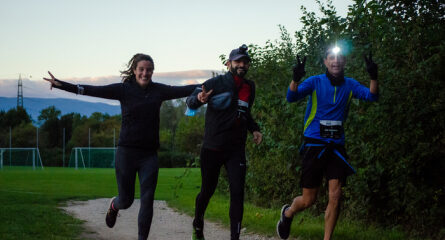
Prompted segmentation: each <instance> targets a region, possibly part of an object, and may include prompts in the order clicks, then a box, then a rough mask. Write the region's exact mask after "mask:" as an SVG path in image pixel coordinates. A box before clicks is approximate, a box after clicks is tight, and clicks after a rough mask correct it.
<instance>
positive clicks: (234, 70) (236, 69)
mask: <svg viewBox="0 0 445 240" xmlns="http://www.w3.org/2000/svg"><path fill="white" fill-rule="evenodd" d="M238 69H244V72H242V73H240V74H238ZM230 72H231V73H232V74H233V75H236V76H238V77H244V75H246V73H247V69H246V68H242V67H230Z"/></svg>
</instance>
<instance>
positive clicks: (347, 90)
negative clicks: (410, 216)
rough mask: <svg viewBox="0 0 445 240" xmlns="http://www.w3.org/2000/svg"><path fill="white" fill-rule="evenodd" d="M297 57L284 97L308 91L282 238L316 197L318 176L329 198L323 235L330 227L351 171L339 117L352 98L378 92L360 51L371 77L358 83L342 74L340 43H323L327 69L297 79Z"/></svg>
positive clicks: (373, 70) (300, 68)
mask: <svg viewBox="0 0 445 240" xmlns="http://www.w3.org/2000/svg"><path fill="white" fill-rule="evenodd" d="M297 58H298V64H297V65H296V66H295V67H294V69H293V79H292V81H291V83H290V86H289V88H288V91H287V101H288V102H295V101H298V100H300V99H302V98H304V97H305V96H307V95H309V100H308V104H307V109H306V115H305V118H304V133H303V134H304V144H303V149H302V152H301V153H302V156H303V163H302V175H301V181H300V183H301V187H302V188H303V194H302V196H298V197H296V198H295V199H294V201H293V202H292V205H290V206H289V205H287V204H286V205H284V206H283V208H282V209H281V218H280V220H279V221H278V224H277V233H278V236H279V237H280V238H281V239H287V238H288V237H289V233H290V227H291V223H292V219H293V217H294V215H295V214H297V213H299V212H301V211H303V210H304V209H306V208H308V207H310V206H312V205H313V204H314V202H315V200H316V199H317V193H318V189H319V187H320V185H321V182H322V179H323V176H325V177H326V180H327V182H328V187H329V202H328V206H327V208H326V213H325V229H324V239H325V240H329V239H331V237H332V234H333V232H334V228H335V224H336V223H337V218H338V215H339V212H340V209H339V205H340V198H341V195H342V189H341V187H342V186H343V185H344V184H345V183H346V177H347V176H349V175H351V174H353V173H355V170H354V169H353V168H352V166H351V165H350V164H349V163H348V161H347V160H348V157H347V155H346V151H345V147H344V144H345V135H344V130H343V126H344V122H345V121H346V117H347V114H348V109H349V104H350V103H351V99H352V98H357V99H362V100H366V101H376V100H377V98H378V82H377V65H376V64H375V63H374V62H373V60H372V55H371V54H370V56H369V58H368V57H366V56H365V61H366V69H367V71H368V73H369V75H370V77H371V83H370V87H369V88H367V87H365V86H363V85H361V84H360V83H359V82H357V81H356V80H355V79H353V78H349V77H345V76H344V67H345V64H346V57H345V56H344V54H342V51H341V49H340V48H339V47H336V46H334V47H331V48H328V49H327V50H326V52H325V56H324V64H325V66H326V68H327V70H326V74H321V75H317V76H312V77H309V78H308V79H306V80H304V81H303V82H302V83H300V80H301V78H302V77H303V76H304V75H305V74H306V72H305V70H304V66H305V62H306V57H305V58H304V59H303V61H302V62H301V61H300V58H299V57H298V56H297Z"/></svg>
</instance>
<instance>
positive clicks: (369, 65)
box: [363, 52, 378, 80]
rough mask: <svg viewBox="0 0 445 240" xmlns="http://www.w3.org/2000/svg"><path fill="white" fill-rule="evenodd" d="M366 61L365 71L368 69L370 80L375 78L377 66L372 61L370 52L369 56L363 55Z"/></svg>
mask: <svg viewBox="0 0 445 240" xmlns="http://www.w3.org/2000/svg"><path fill="white" fill-rule="evenodd" d="M363 57H364V58H365V62H366V71H368V73H369V76H371V79H372V80H377V75H378V74H377V73H378V67H377V64H375V62H374V61H372V53H371V52H370V53H369V58H367V57H366V55H364V56H363Z"/></svg>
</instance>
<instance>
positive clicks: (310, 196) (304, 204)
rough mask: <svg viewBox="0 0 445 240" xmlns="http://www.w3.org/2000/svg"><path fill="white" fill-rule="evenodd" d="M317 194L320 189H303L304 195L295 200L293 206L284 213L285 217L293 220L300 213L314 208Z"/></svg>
mask: <svg viewBox="0 0 445 240" xmlns="http://www.w3.org/2000/svg"><path fill="white" fill-rule="evenodd" d="M317 193H318V188H303V194H302V195H301V196H298V197H296V198H294V201H293V202H292V205H291V206H290V208H288V209H287V210H286V211H285V212H284V215H285V216H286V217H288V218H291V217H293V216H294V215H295V214H297V213H298V212H301V211H303V210H304V209H306V208H308V207H310V206H312V205H313V204H314V203H315V200H316V199H317Z"/></svg>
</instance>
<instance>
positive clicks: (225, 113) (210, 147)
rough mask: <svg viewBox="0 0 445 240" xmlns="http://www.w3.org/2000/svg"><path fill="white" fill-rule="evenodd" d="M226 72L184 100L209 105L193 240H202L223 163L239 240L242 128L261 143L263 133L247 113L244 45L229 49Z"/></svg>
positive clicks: (250, 87)
mask: <svg viewBox="0 0 445 240" xmlns="http://www.w3.org/2000/svg"><path fill="white" fill-rule="evenodd" d="M227 66H228V68H229V72H227V73H226V74H225V75H220V76H217V77H214V78H212V79H209V80H207V81H205V82H204V84H203V85H202V88H199V89H197V90H196V91H195V92H194V93H193V94H192V95H191V96H190V97H188V98H187V105H188V107H189V108H190V109H197V108H198V107H200V106H201V105H203V104H205V103H208V107H207V111H206V120H205V134H204V142H203V145H202V149H201V156H200V159H201V177H202V182H201V191H200V193H199V194H198V196H197V197H196V205H195V219H194V220H193V230H194V231H193V236H192V239H193V240H203V239H204V234H203V228H204V213H205V210H206V208H207V205H208V203H209V200H210V198H211V197H212V195H213V193H214V192H215V189H216V186H217V184H218V177H219V171H220V169H221V166H222V165H224V166H225V167H226V170H227V175H228V179H229V187H230V212H229V215H230V230H231V239H239V235H240V230H241V220H242V218H243V203H244V183H245V176H246V156H245V144H246V138H247V130H249V131H250V132H251V133H252V134H253V141H254V142H255V143H256V144H260V143H261V140H262V134H261V133H260V129H259V127H258V124H257V123H256V122H255V121H254V120H253V118H252V116H251V114H250V109H251V107H252V105H253V102H254V99H255V83H254V82H253V81H250V80H247V79H245V78H244V75H245V74H246V73H247V71H248V69H249V66H250V57H249V55H248V53H247V46H246V45H242V46H241V47H239V48H237V49H234V50H232V52H231V53H230V56H229V60H228V61H227Z"/></svg>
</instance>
